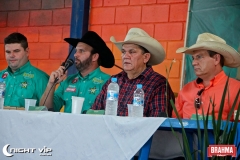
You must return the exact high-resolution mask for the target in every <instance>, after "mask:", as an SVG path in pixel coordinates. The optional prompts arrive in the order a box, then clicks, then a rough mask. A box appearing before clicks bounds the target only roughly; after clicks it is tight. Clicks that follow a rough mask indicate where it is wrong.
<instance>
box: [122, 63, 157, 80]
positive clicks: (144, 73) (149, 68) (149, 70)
mask: <svg viewBox="0 0 240 160" xmlns="http://www.w3.org/2000/svg"><path fill="white" fill-rule="evenodd" d="M152 71H153V69H152V67H151V66H147V68H146V69H145V70H144V71H143V72H142V73H141V74H140V75H139V76H137V77H136V78H135V79H137V78H140V77H147V75H149V73H150V72H152ZM119 74H120V75H122V76H123V77H124V78H127V79H128V76H127V73H126V72H125V71H122V72H121V73H119Z"/></svg>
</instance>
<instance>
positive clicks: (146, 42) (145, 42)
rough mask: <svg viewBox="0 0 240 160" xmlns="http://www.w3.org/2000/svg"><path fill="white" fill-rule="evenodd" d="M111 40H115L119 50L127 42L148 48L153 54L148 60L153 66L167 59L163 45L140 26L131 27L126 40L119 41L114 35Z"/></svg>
mask: <svg viewBox="0 0 240 160" xmlns="http://www.w3.org/2000/svg"><path fill="white" fill-rule="evenodd" d="M110 41H111V42H113V43H114V44H115V45H116V46H117V48H118V49H119V50H122V45H123V44H125V43H133V44H137V45H140V46H142V47H144V48H146V49H147V50H148V51H149V52H150V54H151V58H150V59H149V61H148V65H151V66H153V65H157V64H159V63H161V62H162V61H163V60H164V59H165V55H166V54H165V51H164V49H163V47H162V45H161V44H160V43H159V42H158V41H157V40H156V39H154V38H152V37H150V36H149V35H148V34H147V33H146V32H145V31H144V30H142V29H140V28H131V29H130V30H129V31H128V33H127V35H126V37H125V39H124V41H120V42H117V41H116V40H115V38H114V37H113V36H111V37H110Z"/></svg>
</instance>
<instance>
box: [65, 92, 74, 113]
mask: <svg viewBox="0 0 240 160" xmlns="http://www.w3.org/2000/svg"><path fill="white" fill-rule="evenodd" d="M72 96H77V94H76V91H75V92H69V91H66V90H65V91H64V93H63V105H64V106H65V112H69V113H70V112H71V111H72Z"/></svg>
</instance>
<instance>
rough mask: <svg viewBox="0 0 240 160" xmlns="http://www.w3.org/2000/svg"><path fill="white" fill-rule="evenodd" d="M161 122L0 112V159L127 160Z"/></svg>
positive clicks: (47, 113)
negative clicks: (27, 151) (18, 151)
mask: <svg viewBox="0 0 240 160" xmlns="http://www.w3.org/2000/svg"><path fill="white" fill-rule="evenodd" d="M165 119H166V118H160V117H159V118H154V117H151V118H146V117H144V118H132V117H118V116H105V115H82V114H69V113H56V112H55V113H54V112H44V111H39V112H31V111H30V112H26V111H16V110H0V148H1V150H2V149H3V150H4V151H5V152H6V150H7V152H8V153H10V154H13V157H11V158H9V157H6V156H5V155H4V154H3V152H1V153H0V159H1V160H3V159H11V160H14V159H19V160H23V159H24V160H28V159H29V160H32V159H35V160H37V159H44V160H45V159H59V160H60V159H83V160H95V159H104V160H108V159H109V160H111V159H114V160H125V159H131V158H132V157H133V156H134V155H135V153H136V152H137V151H138V150H139V149H140V148H141V147H142V146H143V145H144V144H145V142H147V141H148V139H149V138H150V137H151V136H152V135H153V133H154V132H155V131H156V130H157V129H158V127H159V126H160V125H161V124H162V122H163V121H164V120H165ZM7 144H9V146H8V148H7V149H5V148H3V147H4V146H6V145H7ZM19 148H25V149H29V148H32V149H35V150H34V153H32V152H31V151H32V150H29V151H30V152H31V153H14V152H13V153H11V150H13V149H15V150H17V149H19ZM39 149H40V150H42V149H45V150H43V153H42V154H45V156H40V154H41V153H40V151H39ZM50 150H52V151H50ZM20 151H21V149H20ZM44 151H45V152H44ZM47 151H50V152H48V153H47ZM46 155H48V156H46ZM49 155H51V156H49Z"/></svg>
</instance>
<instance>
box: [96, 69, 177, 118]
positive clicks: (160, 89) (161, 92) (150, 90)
mask: <svg viewBox="0 0 240 160" xmlns="http://www.w3.org/2000/svg"><path fill="white" fill-rule="evenodd" d="M112 77H116V78H117V83H118V85H119V97H118V109H117V115H118V116H127V115H128V109H127V104H132V103H133V92H134V91H135V90H136V88H137V84H142V86H143V91H144V113H143V115H144V116H145V117H159V116H162V115H164V113H165V112H166V105H168V107H167V108H168V115H169V117H171V115H172V107H171V105H170V99H173V101H174V100H175V97H174V94H173V92H172V89H171V87H170V85H169V84H168V87H167V91H168V94H167V95H168V96H167V100H166V96H165V92H166V78H165V77H163V76H162V75H160V74H158V73H157V72H154V71H153V69H152V67H147V68H146V69H145V70H144V71H143V72H142V73H141V74H140V75H139V76H138V77H137V78H135V79H128V77H127V73H126V72H124V71H123V72H120V73H119V74H117V75H114V76H112ZM110 82H111V78H110V79H109V80H108V81H107V82H106V83H105V85H104V86H103V88H102V91H101V92H100V94H99V95H98V96H97V98H96V100H95V102H94V104H93V106H92V109H94V110H100V109H105V106H106V97H107V87H108V85H109V83H110Z"/></svg>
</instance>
